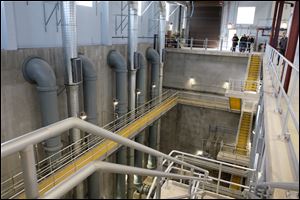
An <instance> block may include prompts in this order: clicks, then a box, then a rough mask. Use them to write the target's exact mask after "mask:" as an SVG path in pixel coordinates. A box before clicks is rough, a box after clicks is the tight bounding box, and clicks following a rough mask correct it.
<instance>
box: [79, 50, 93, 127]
mask: <svg viewBox="0 0 300 200" xmlns="http://www.w3.org/2000/svg"><path fill="white" fill-rule="evenodd" d="M79 57H80V58H81V61H82V75H83V98H84V110H85V112H86V115H87V119H86V121H88V122H91V123H93V124H97V102H96V99H97V98H96V81H97V72H96V69H95V67H94V64H93V63H92V61H91V60H90V59H89V58H88V57H86V56H84V55H79Z"/></svg>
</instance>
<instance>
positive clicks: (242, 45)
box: [239, 34, 247, 52]
mask: <svg viewBox="0 0 300 200" xmlns="http://www.w3.org/2000/svg"><path fill="white" fill-rule="evenodd" d="M239 47H240V52H245V50H246V47H247V37H246V35H245V34H244V35H243V36H242V37H241V39H240V43H239Z"/></svg>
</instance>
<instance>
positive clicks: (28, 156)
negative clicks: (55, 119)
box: [20, 145, 39, 199]
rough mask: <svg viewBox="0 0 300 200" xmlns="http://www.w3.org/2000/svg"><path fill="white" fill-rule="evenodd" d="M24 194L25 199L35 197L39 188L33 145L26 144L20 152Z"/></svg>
mask: <svg viewBox="0 0 300 200" xmlns="http://www.w3.org/2000/svg"><path fill="white" fill-rule="evenodd" d="M20 156H21V162H22V168H23V179H24V187H25V194H26V198H27V199H36V198H38V197H39V189H38V183H37V172H36V167H35V157H34V150H33V145H29V146H27V147H26V148H25V149H24V150H22V151H21V152H20Z"/></svg>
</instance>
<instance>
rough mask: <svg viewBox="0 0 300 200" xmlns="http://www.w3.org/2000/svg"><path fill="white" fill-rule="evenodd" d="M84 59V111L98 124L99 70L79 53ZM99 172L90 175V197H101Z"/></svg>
mask: <svg viewBox="0 0 300 200" xmlns="http://www.w3.org/2000/svg"><path fill="white" fill-rule="evenodd" d="M79 57H80V58H81V61H82V75H83V98H84V111H85V112H86V115H87V118H86V121H88V122H90V123H92V124H95V125H97V103H96V100H97V98H96V93H97V92H96V81H97V72H96V70H95V67H94V64H93V63H92V61H91V60H90V59H89V58H88V57H86V56H84V55H79ZM99 187H100V183H99V173H98V172H95V173H93V174H92V175H91V176H89V177H88V196H89V199H98V198H99V195H100V194H99Z"/></svg>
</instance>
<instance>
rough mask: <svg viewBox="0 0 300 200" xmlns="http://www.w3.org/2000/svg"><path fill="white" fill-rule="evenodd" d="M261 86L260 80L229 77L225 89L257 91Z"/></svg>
mask: <svg viewBox="0 0 300 200" xmlns="http://www.w3.org/2000/svg"><path fill="white" fill-rule="evenodd" d="M248 87H251V89H252V88H253V89H254V91H253V90H249V89H248ZM260 88H261V81H250V80H235V79H229V84H228V87H227V91H226V92H229V91H234V92H242V93H243V92H254V93H259V91H260Z"/></svg>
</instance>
